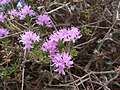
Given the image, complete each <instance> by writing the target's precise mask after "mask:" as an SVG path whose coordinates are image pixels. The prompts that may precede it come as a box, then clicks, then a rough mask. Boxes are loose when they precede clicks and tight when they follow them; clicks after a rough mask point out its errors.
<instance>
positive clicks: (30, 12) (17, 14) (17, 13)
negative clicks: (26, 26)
mask: <svg viewBox="0 0 120 90" xmlns="http://www.w3.org/2000/svg"><path fill="white" fill-rule="evenodd" d="M30 8H31V7H30V6H27V5H25V6H24V7H23V8H21V9H20V10H16V9H12V10H10V11H8V14H9V15H11V16H14V17H20V19H24V18H25V17H26V15H29V16H34V15H35V12H34V11H33V10H31V9H30Z"/></svg>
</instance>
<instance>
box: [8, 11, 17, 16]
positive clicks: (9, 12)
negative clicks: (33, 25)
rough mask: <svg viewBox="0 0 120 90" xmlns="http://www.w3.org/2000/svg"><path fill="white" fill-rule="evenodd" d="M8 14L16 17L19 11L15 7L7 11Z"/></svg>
mask: <svg viewBox="0 0 120 90" xmlns="http://www.w3.org/2000/svg"><path fill="white" fill-rule="evenodd" d="M8 14H9V15H12V16H14V17H18V16H19V12H18V11H17V10H16V9H12V10H10V11H8Z"/></svg>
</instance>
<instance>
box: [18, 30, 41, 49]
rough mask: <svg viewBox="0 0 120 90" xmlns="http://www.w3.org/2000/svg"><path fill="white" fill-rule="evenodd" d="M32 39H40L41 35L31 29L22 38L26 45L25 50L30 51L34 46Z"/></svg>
mask: <svg viewBox="0 0 120 90" xmlns="http://www.w3.org/2000/svg"><path fill="white" fill-rule="evenodd" d="M32 41H34V42H35V41H39V36H37V35H36V33H33V32H31V31H26V32H25V34H22V35H21V40H20V42H22V43H23V44H24V45H25V47H24V50H25V51H26V49H28V51H29V50H30V49H31V48H32V45H31V44H32Z"/></svg>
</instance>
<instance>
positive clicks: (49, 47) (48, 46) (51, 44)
mask: <svg viewBox="0 0 120 90" xmlns="http://www.w3.org/2000/svg"><path fill="white" fill-rule="evenodd" d="M41 50H42V51H49V53H50V55H53V54H55V52H57V43H56V42H55V41H52V40H46V42H44V43H43V45H42V47H41Z"/></svg>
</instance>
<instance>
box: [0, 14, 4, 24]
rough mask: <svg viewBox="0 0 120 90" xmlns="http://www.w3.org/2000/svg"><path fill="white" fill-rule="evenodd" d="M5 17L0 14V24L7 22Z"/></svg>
mask: <svg viewBox="0 0 120 90" xmlns="http://www.w3.org/2000/svg"><path fill="white" fill-rule="evenodd" d="M4 19H5V16H4V15H3V13H0V22H4V21H5V20H4Z"/></svg>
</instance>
